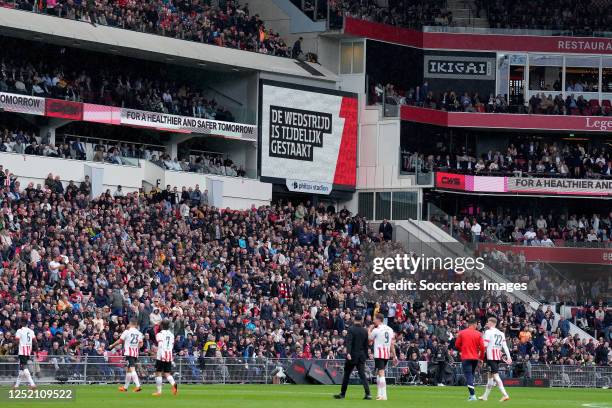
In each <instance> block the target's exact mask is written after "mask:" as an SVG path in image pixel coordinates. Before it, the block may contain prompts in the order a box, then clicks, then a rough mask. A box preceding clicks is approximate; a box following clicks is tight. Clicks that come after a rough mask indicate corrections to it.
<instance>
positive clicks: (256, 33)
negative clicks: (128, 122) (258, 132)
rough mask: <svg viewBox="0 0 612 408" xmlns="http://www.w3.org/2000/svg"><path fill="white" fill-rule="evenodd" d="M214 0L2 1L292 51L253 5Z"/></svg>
mask: <svg viewBox="0 0 612 408" xmlns="http://www.w3.org/2000/svg"><path fill="white" fill-rule="evenodd" d="M212 3H213V2H210V1H208V0H194V1H162V0H132V1H127V0H120V1H117V2H111V1H107V0H103V1H81V0H77V1H69V0H47V1H45V2H37V1H33V0H16V1H15V2H12V1H6V2H3V3H1V4H3V5H4V6H5V7H13V6H14V7H16V8H18V9H21V10H27V11H34V12H38V13H44V14H48V15H54V16H58V17H63V18H68V19H71V20H80V21H85V22H88V23H91V24H93V25H97V24H100V25H105V26H110V27H118V28H123V29H126V30H132V31H140V32H144V33H151V34H157V35H163V36H166V37H172V38H178V39H181V40H189V41H196V42H200V43H205V44H212V45H217V46H220V47H228V48H235V49H239V50H246V51H253V52H258V53H262V54H269V55H276V56H280V57H289V56H290V54H291V50H290V49H289V48H288V47H287V44H285V42H284V41H283V39H282V38H281V37H280V35H279V34H278V33H276V32H274V31H273V30H272V29H271V28H266V27H265V24H264V22H263V21H262V20H261V19H260V18H259V15H257V14H256V15H251V13H250V11H249V7H248V4H244V5H240V4H239V2H238V1H234V0H222V1H219V2H214V4H212Z"/></svg>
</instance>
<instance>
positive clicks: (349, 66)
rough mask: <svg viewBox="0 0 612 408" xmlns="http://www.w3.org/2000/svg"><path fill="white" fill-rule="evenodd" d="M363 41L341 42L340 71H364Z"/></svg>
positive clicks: (356, 72) (350, 72)
mask: <svg viewBox="0 0 612 408" xmlns="http://www.w3.org/2000/svg"><path fill="white" fill-rule="evenodd" d="M363 60H364V52H363V42H361V41H354V42H353V41H350V42H343V43H341V44H340V73H341V74H361V73H363V64H364V62H363Z"/></svg>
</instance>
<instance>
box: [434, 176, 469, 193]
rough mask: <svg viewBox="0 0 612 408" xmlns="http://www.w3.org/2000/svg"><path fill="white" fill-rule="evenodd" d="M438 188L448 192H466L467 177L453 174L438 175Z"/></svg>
mask: <svg viewBox="0 0 612 408" xmlns="http://www.w3.org/2000/svg"><path fill="white" fill-rule="evenodd" d="M436 187H439V188H445V189H448V190H465V176H464V175H462V174H453V173H436Z"/></svg>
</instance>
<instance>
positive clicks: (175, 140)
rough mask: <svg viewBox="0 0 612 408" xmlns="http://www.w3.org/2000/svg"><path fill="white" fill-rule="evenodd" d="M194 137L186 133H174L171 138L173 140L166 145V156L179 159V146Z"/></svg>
mask: <svg viewBox="0 0 612 408" xmlns="http://www.w3.org/2000/svg"><path fill="white" fill-rule="evenodd" d="M192 137H193V135H192V134H184V133H173V134H172V135H171V136H170V138H171V140H170V141H169V142H168V143H167V144H166V145H165V147H166V154H168V155H170V158H171V159H173V160H174V159H175V158H176V157H178V145H179V143H183V142H186V141H187V140H189V139H191V138H192Z"/></svg>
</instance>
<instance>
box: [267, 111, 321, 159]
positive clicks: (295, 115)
mask: <svg viewBox="0 0 612 408" xmlns="http://www.w3.org/2000/svg"><path fill="white" fill-rule="evenodd" d="M331 132H332V115H331V114H329V113H323V112H315V111H308V110H301V109H293V108H285V107H281V106H273V105H272V106H270V147H269V155H270V157H281V158H284V159H292V160H302V161H313V159H314V149H313V148H314V147H323V135H325V134H331Z"/></svg>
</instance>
